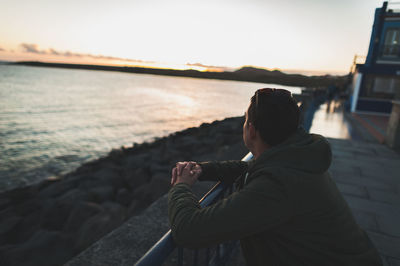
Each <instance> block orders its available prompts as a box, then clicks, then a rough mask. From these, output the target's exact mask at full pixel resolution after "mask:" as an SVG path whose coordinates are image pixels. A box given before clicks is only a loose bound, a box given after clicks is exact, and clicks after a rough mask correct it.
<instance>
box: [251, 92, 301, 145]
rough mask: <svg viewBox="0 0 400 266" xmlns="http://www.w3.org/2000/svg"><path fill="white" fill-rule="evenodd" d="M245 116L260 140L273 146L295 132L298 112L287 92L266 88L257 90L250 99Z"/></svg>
mask: <svg viewBox="0 0 400 266" xmlns="http://www.w3.org/2000/svg"><path fill="white" fill-rule="evenodd" d="M247 116H248V121H249V122H251V123H252V124H253V125H254V127H255V129H256V130H258V132H259V133H260V136H261V138H262V140H263V141H264V142H265V143H267V144H268V145H271V146H275V145H278V144H280V143H282V142H284V141H285V140H286V139H288V138H289V137H290V136H291V135H292V134H293V133H294V132H295V131H296V130H297V128H298V127H299V119H300V110H299V107H298V106H297V103H296V100H295V99H294V98H293V97H292V95H291V93H290V92H289V91H287V90H282V89H268V88H266V89H260V90H258V91H257V92H256V93H255V94H254V95H253V97H251V103H250V106H249V110H248V112H247Z"/></svg>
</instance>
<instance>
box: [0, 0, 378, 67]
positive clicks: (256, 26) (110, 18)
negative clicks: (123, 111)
mask: <svg viewBox="0 0 400 266" xmlns="http://www.w3.org/2000/svg"><path fill="white" fill-rule="evenodd" d="M382 3H383V1H378V0H197V1H195V0H113V1H111V0H108V1H106V0H68V1H66V0H35V1H32V0H0V60H10V61H21V60H36V61H47V62H67V63H93V64H121V65H138V66H149V67H154V66H156V67H171V68H178V69H184V68H193V69H199V70H204V69H209V70H218V69H221V70H225V69H226V70H231V69H235V68H239V67H241V66H249V65H250V66H255V67H263V68H268V69H281V70H288V71H289V72H290V71H295V72H296V71H298V70H299V71H300V70H301V71H303V72H304V73H306V72H307V71H308V72H310V73H312V72H320V73H331V74H346V73H347V72H348V71H349V69H350V66H351V64H352V61H353V57H354V55H356V54H357V55H366V54H367V52H368V45H369V39H370V34H371V29H372V24H373V18H374V10H375V8H377V7H381V6H382Z"/></svg>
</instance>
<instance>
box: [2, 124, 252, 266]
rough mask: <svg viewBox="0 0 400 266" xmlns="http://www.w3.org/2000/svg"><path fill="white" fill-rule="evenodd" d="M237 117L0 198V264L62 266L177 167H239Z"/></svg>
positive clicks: (160, 187)
mask: <svg viewBox="0 0 400 266" xmlns="http://www.w3.org/2000/svg"><path fill="white" fill-rule="evenodd" d="M242 123H243V117H236V118H228V119H225V120H223V121H215V122H213V123H211V124H209V123H206V124H202V125H201V126H199V127H197V128H189V129H186V130H183V131H180V132H176V133H173V134H171V135H169V136H167V137H163V138H159V139H156V140H155V141H153V142H151V143H142V144H137V145H134V146H133V147H130V148H122V149H118V150H113V151H111V152H110V153H109V154H108V155H107V156H105V157H103V158H100V159H98V160H95V161H91V162H88V163H86V164H84V165H82V166H81V167H79V168H78V169H76V170H75V171H74V172H71V173H68V174H66V175H64V176H62V177H61V178H60V179H58V180H46V181H42V182H40V183H38V184H34V185H31V186H28V187H24V188H19V189H14V190H11V191H7V192H4V193H2V194H0V264H1V265H62V264H63V263H65V262H67V261H68V260H69V259H71V258H72V257H74V256H75V255H77V254H78V253H80V252H81V251H83V250H84V249H86V248H87V247H88V246H90V245H91V244H92V243H94V242H95V241H97V240H98V239H99V238H101V237H102V236H104V235H105V234H107V233H108V232H110V231H112V230H113V229H114V228H116V227H118V226H120V225H121V224H122V223H124V221H126V220H127V219H128V218H130V217H132V216H135V215H138V214H140V213H141V212H142V211H143V210H145V209H146V208H147V206H149V205H150V204H151V203H152V202H154V201H155V200H156V199H158V198H159V197H161V196H162V195H164V194H165V193H166V192H167V191H168V190H169V187H170V184H169V181H170V171H171V168H172V166H173V165H174V164H175V162H177V161H184V160H195V161H204V160H228V159H240V158H241V157H243V156H244V155H245V154H246V153H247V150H246V148H245V147H244V145H243V144H242Z"/></svg>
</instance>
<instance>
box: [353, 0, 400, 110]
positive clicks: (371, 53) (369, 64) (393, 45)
mask: <svg viewBox="0 0 400 266" xmlns="http://www.w3.org/2000/svg"><path fill="white" fill-rule="evenodd" d="M398 4H399V3H397V5H398ZM393 6H394V5H393ZM398 7H399V8H400V5H398ZM352 89H353V94H352V100H351V111H352V112H367V113H380V114H390V112H391V110H392V101H393V100H395V99H400V10H395V9H390V7H388V2H384V3H383V6H382V7H381V8H377V9H376V10H375V20H374V25H373V27H372V33H371V40H370V44H369V50H368V55H367V58H366V61H365V63H364V64H357V65H356V70H355V73H354V76H353V83H352Z"/></svg>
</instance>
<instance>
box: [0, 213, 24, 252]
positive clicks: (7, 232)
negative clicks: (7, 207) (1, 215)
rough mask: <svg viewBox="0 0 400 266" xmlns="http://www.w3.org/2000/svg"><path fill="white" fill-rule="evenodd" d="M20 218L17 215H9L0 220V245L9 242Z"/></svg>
mask: <svg viewBox="0 0 400 266" xmlns="http://www.w3.org/2000/svg"><path fill="white" fill-rule="evenodd" d="M21 219H22V218H21V217H18V216H11V217H7V218H6V219H4V220H0V246H2V245H5V244H6V243H8V242H10V238H11V237H12V235H13V232H14V231H15V228H16V226H17V225H18V223H20V222H21Z"/></svg>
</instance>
